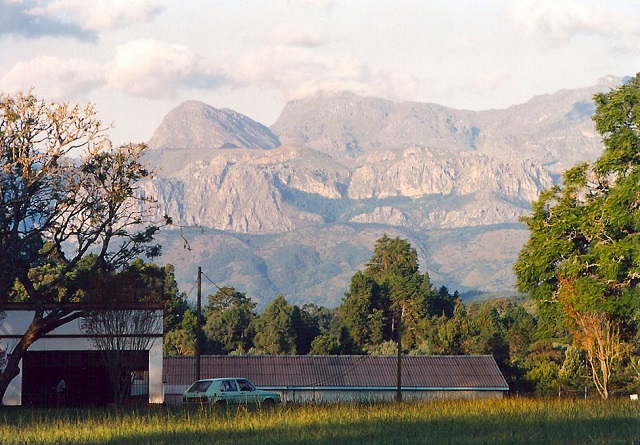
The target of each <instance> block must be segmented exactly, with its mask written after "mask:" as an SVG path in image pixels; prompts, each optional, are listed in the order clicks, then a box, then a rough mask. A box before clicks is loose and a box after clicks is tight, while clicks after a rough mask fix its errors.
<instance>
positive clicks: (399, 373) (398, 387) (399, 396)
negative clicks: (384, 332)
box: [396, 302, 404, 402]
mask: <svg viewBox="0 0 640 445" xmlns="http://www.w3.org/2000/svg"><path fill="white" fill-rule="evenodd" d="M403 313H404V302H403V304H402V310H401V311H400V315H399V316H398V324H397V329H398V363H397V373H396V402H402V315H403Z"/></svg>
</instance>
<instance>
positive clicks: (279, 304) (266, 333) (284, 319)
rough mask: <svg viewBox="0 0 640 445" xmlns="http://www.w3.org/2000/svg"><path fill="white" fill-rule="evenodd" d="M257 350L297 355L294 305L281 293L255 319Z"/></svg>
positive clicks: (255, 344) (255, 345) (264, 352)
mask: <svg viewBox="0 0 640 445" xmlns="http://www.w3.org/2000/svg"><path fill="white" fill-rule="evenodd" d="M254 325H255V332H256V335H255V337H254V339H253V344H254V347H255V348H256V350H257V351H259V352H260V353H263V354H269V355H295V354H296V332H295V329H294V306H292V305H290V304H289V303H287V300H286V299H285V298H284V296H283V295H282V294H279V295H278V296H277V297H276V298H275V299H274V300H273V301H272V302H271V303H269V304H268V305H267V307H266V308H264V311H263V312H262V313H261V314H260V315H259V316H258V318H256V320H255V323H254Z"/></svg>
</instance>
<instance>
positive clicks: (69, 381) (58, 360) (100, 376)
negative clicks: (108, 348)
mask: <svg viewBox="0 0 640 445" xmlns="http://www.w3.org/2000/svg"><path fill="white" fill-rule="evenodd" d="M136 354H137V355H138V356H139V355H140V352H139V351H138V352H137V353H136ZM144 363H145V364H142V362H141V366H140V367H139V368H138V370H137V371H136V372H134V374H133V375H131V376H130V379H131V388H130V395H131V400H136V399H139V400H141V401H144V402H145V403H148V400H149V399H148V397H149V383H148V368H149V365H148V363H149V359H148V351H146V360H145V361H144ZM22 364H23V365H22V404H23V405H28V406H45V407H51V406H105V405H109V404H111V403H113V401H114V395H113V391H112V389H111V384H110V379H109V368H108V367H107V365H106V364H105V360H104V357H103V354H102V352H101V351H27V352H26V353H25V355H24V357H23V361H22ZM60 380H64V382H65V386H66V390H65V391H64V394H63V395H62V396H58V394H57V393H56V387H57V385H58V383H59V382H60ZM145 397H146V398H145Z"/></svg>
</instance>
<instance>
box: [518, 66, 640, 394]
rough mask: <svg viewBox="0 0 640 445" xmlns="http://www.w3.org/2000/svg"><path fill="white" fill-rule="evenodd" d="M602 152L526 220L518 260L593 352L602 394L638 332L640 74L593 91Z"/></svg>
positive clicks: (521, 274)
mask: <svg viewBox="0 0 640 445" xmlns="http://www.w3.org/2000/svg"><path fill="white" fill-rule="evenodd" d="M594 99H595V104H596V112H595V115H594V117H593V119H594V122H595V127H596V130H597V131H598V132H599V133H600V134H601V135H602V140H603V142H604V146H605V149H604V152H603V154H602V155H601V156H600V158H598V159H597V160H596V161H595V162H594V163H583V164H580V165H577V166H575V167H573V168H571V169H569V170H568V171H566V172H565V173H564V175H563V184H562V185H559V186H555V187H553V188H551V189H550V190H547V191H544V192H543V193H542V194H541V195H540V197H539V198H538V200H537V201H536V202H535V203H534V204H533V213H532V215H530V216H528V217H526V218H524V219H523V221H524V223H525V224H526V225H527V226H528V228H529V230H530V232H531V236H530V239H529V241H528V243H527V244H526V245H525V247H524V248H523V250H522V251H521V252H520V255H519V259H518V261H517V263H516V265H515V267H514V269H515V272H516V276H517V285H518V288H519V290H521V291H525V292H529V293H530V295H531V297H532V298H533V299H535V300H536V301H537V302H538V304H539V308H540V317H541V323H542V324H543V326H546V327H548V331H549V332H552V330H553V329H555V325H556V321H557V320H560V321H562V322H563V324H562V326H563V327H564V328H565V329H568V330H569V331H570V332H571V334H572V336H573V338H574V342H575V343H576V345H578V346H580V347H581V348H583V349H584V350H585V351H586V354H587V360H588V362H589V365H590V368H591V376H592V378H593V383H594V385H595V386H596V389H597V390H598V392H599V393H600V395H601V396H602V397H603V398H605V399H606V398H607V397H608V396H609V384H610V380H611V376H612V373H614V372H615V370H616V367H617V366H618V365H619V362H620V358H621V355H622V349H623V348H624V343H625V342H628V341H629V340H630V337H631V336H633V335H635V333H636V331H637V326H636V323H635V319H636V318H637V312H638V302H640V298H639V296H640V295H639V294H638V292H639V291H638V284H639V283H640V242H638V240H639V239H640V238H639V233H640V191H639V190H640V189H639V188H638V184H639V183H640V75H637V76H636V77H635V78H633V79H631V80H629V81H628V82H626V83H625V84H623V85H621V86H620V87H618V88H617V89H615V90H612V91H610V92H607V93H600V94H596V95H595V98H594Z"/></svg>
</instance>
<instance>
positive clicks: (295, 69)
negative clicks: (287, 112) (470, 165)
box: [228, 47, 418, 100]
mask: <svg viewBox="0 0 640 445" xmlns="http://www.w3.org/2000/svg"><path fill="white" fill-rule="evenodd" d="M228 76H229V78H230V79H233V82H234V84H235V85H237V86H255V85H256V84H260V85H264V86H266V87H268V88H273V89H276V90H280V91H282V92H283V94H284V95H285V97H286V98H287V99H299V98H302V97H305V96H309V95H312V94H315V93H318V92H321V91H325V92H327V91H328V92H340V91H353V92H355V93H359V94H365V95H373V96H382V97H387V98H390V99H396V100H404V99H408V98H410V97H411V96H412V95H413V94H414V93H415V92H416V90H417V88H418V81H417V80H416V78H415V77H414V76H412V75H409V74H403V73H394V72H387V71H377V72H373V71H372V70H371V68H370V66H369V65H368V64H366V63H363V62H362V61H360V60H358V59H356V58H354V57H337V56H326V55H325V56H322V55H316V54H315V53H314V52H312V51H309V50H308V49H305V48H300V47H288V48H283V47H274V48H266V49H264V50H262V51H258V52H251V53H246V54H244V55H243V56H242V57H241V58H240V60H239V61H238V63H235V64H233V70H230V71H229V72H228Z"/></svg>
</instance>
